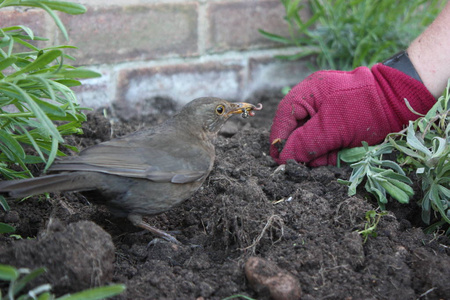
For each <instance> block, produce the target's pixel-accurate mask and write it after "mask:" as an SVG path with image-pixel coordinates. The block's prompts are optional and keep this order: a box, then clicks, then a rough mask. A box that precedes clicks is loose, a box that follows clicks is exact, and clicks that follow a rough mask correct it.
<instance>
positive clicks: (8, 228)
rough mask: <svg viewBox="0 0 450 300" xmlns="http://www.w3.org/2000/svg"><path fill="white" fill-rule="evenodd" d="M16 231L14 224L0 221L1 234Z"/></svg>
mask: <svg viewBox="0 0 450 300" xmlns="http://www.w3.org/2000/svg"><path fill="white" fill-rule="evenodd" d="M14 231H16V229H15V228H14V227H13V226H11V225H8V224H5V223H2V222H0V234H1V233H11V232H14Z"/></svg>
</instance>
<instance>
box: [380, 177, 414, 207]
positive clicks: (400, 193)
mask: <svg viewBox="0 0 450 300" xmlns="http://www.w3.org/2000/svg"><path fill="white" fill-rule="evenodd" d="M378 182H379V183H380V185H381V186H382V187H383V188H384V189H385V190H386V192H388V193H389V195H391V197H392V198H394V199H396V200H397V201H398V202H400V203H408V202H409V195H408V194H407V193H406V192H405V191H404V190H403V189H401V188H399V187H397V186H396V185H395V184H393V183H392V181H391V180H389V181H387V180H386V181H378Z"/></svg>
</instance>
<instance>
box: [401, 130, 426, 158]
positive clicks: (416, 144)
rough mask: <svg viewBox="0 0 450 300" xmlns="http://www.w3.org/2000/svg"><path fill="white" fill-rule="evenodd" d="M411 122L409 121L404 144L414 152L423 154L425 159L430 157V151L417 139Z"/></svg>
mask: <svg viewBox="0 0 450 300" xmlns="http://www.w3.org/2000/svg"><path fill="white" fill-rule="evenodd" d="M412 124H413V123H412V121H409V126H408V129H407V135H406V142H407V143H408V144H409V145H410V146H411V147H412V148H413V149H415V150H417V151H420V152H422V153H424V154H425V155H426V156H427V157H431V151H430V150H429V149H428V148H427V147H425V145H424V144H423V143H422V142H421V141H420V140H419V139H418V138H417V136H416V132H415V131H414V127H413V125H412Z"/></svg>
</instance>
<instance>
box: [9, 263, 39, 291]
mask: <svg viewBox="0 0 450 300" xmlns="http://www.w3.org/2000/svg"><path fill="white" fill-rule="evenodd" d="M45 272H46V270H45V268H37V269H35V270H33V271H31V272H29V273H28V274H27V275H25V276H24V277H22V278H21V279H20V280H18V281H17V282H16V284H15V285H14V288H13V295H17V294H18V293H19V292H20V291H21V290H22V289H23V288H24V287H25V285H27V283H29V282H30V281H32V280H33V279H35V278H36V277H38V276H39V275H41V274H43V273H45Z"/></svg>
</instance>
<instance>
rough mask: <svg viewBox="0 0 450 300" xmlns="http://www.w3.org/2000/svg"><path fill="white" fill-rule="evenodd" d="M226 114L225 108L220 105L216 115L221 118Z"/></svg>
mask: <svg viewBox="0 0 450 300" xmlns="http://www.w3.org/2000/svg"><path fill="white" fill-rule="evenodd" d="M224 112H225V106H223V105H222V104H221V105H218V106H217V107H216V114H218V115H219V116H220V115H221V114H223V113H224Z"/></svg>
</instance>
